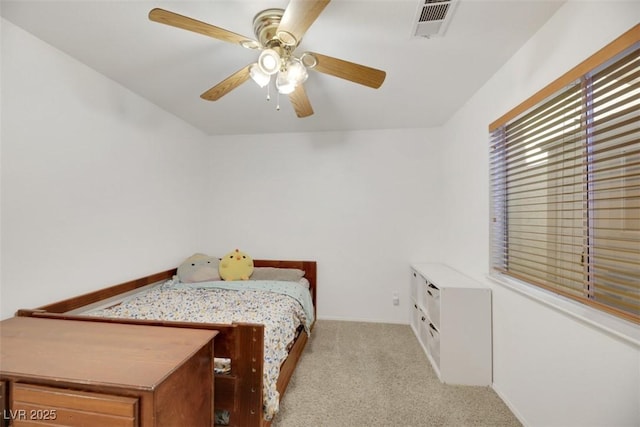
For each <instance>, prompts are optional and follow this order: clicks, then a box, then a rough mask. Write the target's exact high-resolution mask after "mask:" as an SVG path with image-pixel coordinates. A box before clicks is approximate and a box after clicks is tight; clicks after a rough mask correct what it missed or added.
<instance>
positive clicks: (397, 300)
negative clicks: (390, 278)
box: [393, 292, 400, 305]
mask: <svg viewBox="0 0 640 427" xmlns="http://www.w3.org/2000/svg"><path fill="white" fill-rule="evenodd" d="M393 305H400V297H399V296H398V293H397V292H394V293H393Z"/></svg>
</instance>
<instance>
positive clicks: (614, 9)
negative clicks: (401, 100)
mask: <svg viewBox="0 0 640 427" xmlns="http://www.w3.org/2000/svg"><path fill="white" fill-rule="evenodd" d="M639 20H640V3H638V2H631V1H630V2H615V1H599V2H586V1H575V2H569V3H567V4H565V5H564V6H563V7H562V8H561V9H559V11H558V12H557V13H556V14H555V15H554V16H553V17H552V18H551V19H550V20H549V22H548V23H547V24H545V26H544V27H543V28H542V29H541V30H540V31H539V32H538V33H537V34H536V35H535V36H534V37H533V38H532V39H531V40H530V41H529V42H528V43H527V44H526V45H525V46H523V47H522V48H521V50H520V51H519V52H518V53H517V54H516V55H515V56H514V57H512V58H511V59H510V60H509V61H508V62H507V64H505V65H504V66H503V67H502V69H501V70H500V71H499V72H498V73H496V75H494V76H493V78H492V79H490V80H489V81H488V82H487V83H486V84H485V86H484V87H483V88H482V89H481V90H480V91H479V92H478V93H477V94H476V95H475V96H474V97H472V98H471V99H470V100H469V101H468V102H467V104H466V105H465V107H464V108H462V109H461V110H460V111H459V112H458V113H457V114H456V115H455V116H454V117H453V118H452V119H451V120H450V121H449V122H448V123H447V124H446V126H445V127H444V129H443V133H444V142H445V143H444V145H443V147H442V148H443V162H444V168H445V171H446V172H445V175H444V178H445V182H444V183H443V184H444V186H445V188H444V191H445V194H448V195H451V197H446V198H445V199H444V200H445V203H446V206H445V212H446V215H445V221H446V222H447V227H446V231H445V235H446V236H447V239H446V255H445V259H446V261H447V262H448V263H449V264H451V265H453V266H454V267H456V268H458V269H459V270H461V271H462V272H464V273H467V274H468V275H470V276H472V277H474V278H476V279H477V280H479V281H484V282H487V283H488V284H489V285H490V286H492V287H493V327H494V328H493V339H494V343H493V350H494V363H493V364H494V379H493V381H494V388H495V390H496V391H497V392H498V393H499V394H500V395H501V396H502V397H503V399H504V400H505V401H506V402H507V403H508V404H509V406H510V407H511V408H512V410H513V411H514V412H515V413H516V414H517V415H518V416H519V417H520V419H521V421H523V423H524V424H525V425H528V426H544V427H552V426H563V427H570V426H576V427H578V426H580V427H583V426H602V427H620V426H638V425H640V349H639V348H638V347H637V346H636V345H633V344H631V343H630V342H629V341H624V340H620V339H618V338H616V337H614V336H613V335H610V334H608V333H606V332H604V331H603V330H601V329H599V328H597V327H594V326H590V325H589V324H587V323H583V322H581V321H579V320H576V319H575V318H573V317H571V316H568V315H567V314H566V313H564V312H562V311H558V310H555V309H552V308H550V307H548V306H546V305H543V304H541V303H540V302H538V301H537V300H533V299H530V298H528V297H525V296H523V295H521V294H519V293H516V292H514V291H512V290H510V289H507V288H505V287H502V286H500V285H495V284H493V282H489V281H487V279H486V274H487V272H488V263H489V252H488V245H489V240H488V239H489V233H488V225H489V204H488V198H489V189H488V183H489V178H488V130H487V129H488V125H489V123H491V122H493V121H494V120H496V119H497V118H498V117H500V116H501V115H502V114H504V113H506V112H507V111H508V110H510V109H511V108H513V107H515V106H516V105H518V104H519V103H520V102H522V101H523V100H525V99H526V98H528V97H529V96H531V95H533V94H534V93H535V92H536V91H538V90H539V89H541V88H542V87H544V86H545V85H546V84H548V83H550V82H551V81H553V80H555V79H556V78H558V77H559V76H561V75H562V74H564V73H565V72H566V71H568V70H569V69H571V68H572V67H574V66H575V65H577V64H578V63H580V62H581V61H583V60H584V59H586V58H587V57H589V56H590V55H591V54H593V53H594V52H595V51H597V50H598V49H600V48H602V47H603V46H605V45H606V44H607V43H609V42H611V41H612V40H613V39H615V38H616V37H617V36H619V35H620V34H622V33H623V32H625V31H626V30H628V29H629V28H631V27H632V26H633V25H635V24H637V23H638V21H639Z"/></svg>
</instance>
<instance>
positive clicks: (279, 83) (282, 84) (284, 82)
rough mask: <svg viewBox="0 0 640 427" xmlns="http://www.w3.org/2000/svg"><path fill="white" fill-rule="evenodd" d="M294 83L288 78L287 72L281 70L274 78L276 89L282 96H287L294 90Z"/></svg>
mask: <svg viewBox="0 0 640 427" xmlns="http://www.w3.org/2000/svg"><path fill="white" fill-rule="evenodd" d="M296 86H297V84H296V81H295V80H294V79H291V78H290V77H289V73H288V70H281V71H280V72H279V73H278V77H277V78H276V88H277V89H278V92H280V93H281V94H283V95H289V94H290V93H292V92H293V91H294V90H296Z"/></svg>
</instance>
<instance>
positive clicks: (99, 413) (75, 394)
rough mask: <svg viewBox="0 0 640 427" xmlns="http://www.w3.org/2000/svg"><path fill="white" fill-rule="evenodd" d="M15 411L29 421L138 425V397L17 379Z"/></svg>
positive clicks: (16, 421)
mask: <svg viewBox="0 0 640 427" xmlns="http://www.w3.org/2000/svg"><path fill="white" fill-rule="evenodd" d="M10 407H11V415H12V418H13V425H14V426H16V427H19V426H26V425H29V426H31V425H47V426H55V425H64V426H87V425H91V426H99V425H103V426H110V427H136V426H138V424H139V423H138V399H136V398H131V397H122V396H114V395H110V394H102V393H92V392H84V391H76V390H68V389H63V388H55V387H45V386H37V385H32V384H24V383H13V387H12V390H11V405H10Z"/></svg>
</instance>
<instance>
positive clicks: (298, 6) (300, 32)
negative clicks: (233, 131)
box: [149, 0, 386, 117]
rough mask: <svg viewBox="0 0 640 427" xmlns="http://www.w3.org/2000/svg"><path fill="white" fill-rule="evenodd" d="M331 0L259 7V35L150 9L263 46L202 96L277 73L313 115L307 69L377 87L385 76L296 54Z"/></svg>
mask: <svg viewBox="0 0 640 427" xmlns="http://www.w3.org/2000/svg"><path fill="white" fill-rule="evenodd" d="M329 1H330V0H290V2H289V4H288V5H287V8H286V9H266V10H263V11H261V12H259V13H258V14H257V15H256V16H255V17H254V19H253V30H254V33H255V36H256V39H257V40H255V39H252V38H249V37H245V36H243V35H240V34H236V33H234V32H231V31H228V30H225V29H223V28H220V27H216V26H214V25H211V24H207V23H205V22H201V21H198V20H196V19H193V18H189V17H186V16H182V15H179V14H177V13H174V12H170V11H167V10H164V9H159V8H156V9H152V10H151V11H150V12H149V19H150V20H152V21H154V22H159V23H161V24H166V25H170V26H173V27H177V28H182V29H184V30H188V31H193V32H195V33H199V34H203V35H205V36H209V37H213V38H215V39H218V40H222V41H225V42H229V43H234V44H238V45H240V46H242V47H244V48H247V49H256V50H260V51H261V53H260V55H259V57H258V59H257V61H256V62H255V63H252V64H249V65H247V66H245V67H243V68H241V69H240V70H238V71H236V72H235V73H233V74H232V75H230V76H229V77H227V78H226V79H224V80H223V81H221V82H220V83H218V84H217V85H215V86H213V87H212V88H211V89H209V90H207V91H206V92H204V93H203V94H202V95H200V97H201V98H202V99H205V100H208V101H216V100H218V99H220V98H221V97H223V96H224V95H226V94H227V93H229V92H231V91H232V90H233V89H235V88H237V87H238V86H240V85H241V84H243V83H244V82H246V81H247V80H248V79H249V78H251V79H253V80H254V81H255V82H256V83H257V84H258V85H260V86H261V87H265V86H267V85H269V84H270V83H271V79H272V77H274V78H275V86H276V89H277V91H278V93H280V94H284V95H287V96H288V97H289V100H290V101H291V104H292V105H293V108H294V110H295V112H296V115H297V116H298V117H308V116H310V115H312V114H313V109H312V108H311V103H310V102H309V98H308V97H307V93H306V92H305V90H304V86H303V83H304V82H305V80H306V79H307V77H308V72H307V70H315V71H318V72H320V73H324V74H329V75H332V76H335V77H339V78H341V79H345V80H349V81H352V82H354V83H359V84H361V85H364V86H368V87H371V88H374V89H377V88H379V87H380V86H381V85H382V83H383V82H384V79H385V77H386V73H385V72H384V71H381V70H377V69H375V68H371V67H367V66H364V65H360V64H355V63H353V62H349V61H345V60H342V59H337V58H333V57H331V56H326V55H321V54H319V53H315V52H304V53H302V54H300V55H297V54H295V55H294V52H295V49H296V48H297V47H298V45H299V44H300V41H301V40H302V37H303V36H304V34H305V32H306V31H307V30H308V29H309V27H310V26H311V24H313V22H314V21H315V20H316V19H317V18H318V16H319V15H320V13H321V12H322V11H323V10H324V8H325V7H326V6H327V4H329ZM267 96H268V95H267ZM267 99H268V97H267Z"/></svg>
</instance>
